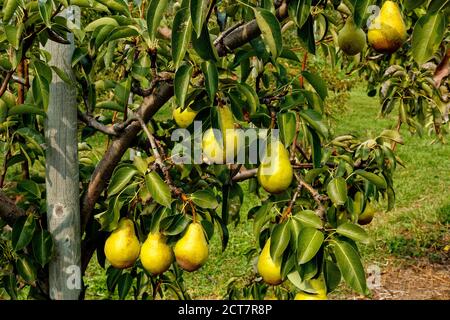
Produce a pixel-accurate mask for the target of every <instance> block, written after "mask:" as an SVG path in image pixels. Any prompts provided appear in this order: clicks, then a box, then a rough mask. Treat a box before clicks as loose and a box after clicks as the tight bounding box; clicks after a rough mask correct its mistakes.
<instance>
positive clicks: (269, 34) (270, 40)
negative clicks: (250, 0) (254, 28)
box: [253, 8, 283, 59]
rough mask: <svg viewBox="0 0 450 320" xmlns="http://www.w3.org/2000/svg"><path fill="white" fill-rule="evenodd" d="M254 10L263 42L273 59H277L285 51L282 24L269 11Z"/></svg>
mask: <svg viewBox="0 0 450 320" xmlns="http://www.w3.org/2000/svg"><path fill="white" fill-rule="evenodd" d="M253 10H254V12H255V18H256V23H257V24H258V27H259V29H260V30H261V33H262V37H263V40H264V42H265V44H266V45H267V46H268V47H269V50H270V53H271V54H272V57H273V58H274V59H276V58H278V56H279V55H280V53H281V51H282V49H283V41H282V37H281V27H280V23H279V22H278V20H277V18H276V17H275V15H274V14H273V13H272V12H270V11H269V10H266V9H261V8H254V9H253Z"/></svg>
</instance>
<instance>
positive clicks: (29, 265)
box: [16, 256, 37, 284]
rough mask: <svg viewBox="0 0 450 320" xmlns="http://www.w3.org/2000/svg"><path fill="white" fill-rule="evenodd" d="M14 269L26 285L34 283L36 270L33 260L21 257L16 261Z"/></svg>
mask: <svg viewBox="0 0 450 320" xmlns="http://www.w3.org/2000/svg"><path fill="white" fill-rule="evenodd" d="M16 268H17V272H18V273H19V275H20V276H21V277H22V279H23V280H24V281H25V282H26V283H28V284H32V283H34V281H35V280H36V276H37V270H36V266H35V265H34V263H33V260H31V259H30V258H29V257H28V256H21V257H19V258H18V259H17V260H16Z"/></svg>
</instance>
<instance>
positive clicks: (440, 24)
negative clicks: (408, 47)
mask: <svg viewBox="0 0 450 320" xmlns="http://www.w3.org/2000/svg"><path fill="white" fill-rule="evenodd" d="M445 26H446V17H445V15H444V14H442V13H440V12H435V13H432V14H430V13H429V14H427V15H425V16H422V17H420V18H419V20H417V22H416V24H415V26H414V31H413V34H412V54H413V58H414V60H415V61H416V62H417V63H418V64H419V65H422V64H424V63H425V62H427V61H428V60H429V59H430V58H431V57H432V55H433V54H434V53H435V52H436V51H437V49H438V48H439V45H440V44H441V42H442V39H443V38H444V33H445Z"/></svg>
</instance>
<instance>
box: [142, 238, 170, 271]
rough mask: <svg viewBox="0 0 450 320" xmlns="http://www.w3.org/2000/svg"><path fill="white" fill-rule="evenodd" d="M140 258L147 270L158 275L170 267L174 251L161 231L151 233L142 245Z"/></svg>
mask: <svg viewBox="0 0 450 320" xmlns="http://www.w3.org/2000/svg"><path fill="white" fill-rule="evenodd" d="M140 258H141V262H142V266H143V267H144V268H145V270H147V271H148V272H150V273H151V274H154V275H158V274H161V273H164V272H166V271H167V270H168V269H169V267H170V265H171V264H172V262H173V252H172V248H171V247H169V246H168V245H167V243H166V239H165V237H164V236H163V235H162V234H161V233H159V232H156V233H150V234H149V235H148V237H147V240H145V242H144V244H143V245H142V249H141V255H140Z"/></svg>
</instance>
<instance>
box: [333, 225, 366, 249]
mask: <svg viewBox="0 0 450 320" xmlns="http://www.w3.org/2000/svg"><path fill="white" fill-rule="evenodd" d="M336 232H337V233H339V234H341V235H343V236H345V237H347V238H350V239H352V240H355V241H359V242H361V243H364V244H368V243H369V242H370V238H369V235H368V234H367V232H366V231H365V230H364V229H363V228H361V227H360V226H358V225H356V224H353V223H350V222H346V223H343V224H341V225H340V226H338V227H337V229H336Z"/></svg>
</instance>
